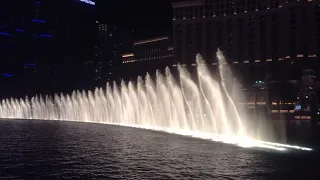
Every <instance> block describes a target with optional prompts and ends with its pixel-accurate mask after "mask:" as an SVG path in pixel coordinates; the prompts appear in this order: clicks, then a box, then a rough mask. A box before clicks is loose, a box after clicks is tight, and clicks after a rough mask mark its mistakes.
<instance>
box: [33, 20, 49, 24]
mask: <svg viewBox="0 0 320 180" xmlns="http://www.w3.org/2000/svg"><path fill="white" fill-rule="evenodd" d="M32 22H39V23H45V22H47V21H45V20H41V19H32Z"/></svg>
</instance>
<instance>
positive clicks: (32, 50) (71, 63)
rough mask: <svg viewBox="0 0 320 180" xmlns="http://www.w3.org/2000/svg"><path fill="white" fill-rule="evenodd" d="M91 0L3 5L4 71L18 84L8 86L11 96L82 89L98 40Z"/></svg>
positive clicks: (39, 0) (41, 0) (0, 41)
mask: <svg viewBox="0 0 320 180" xmlns="http://www.w3.org/2000/svg"><path fill="white" fill-rule="evenodd" d="M92 2H93V1H81V0H33V1H22V0H14V1H9V2H8V3H6V6H2V7H1V8H0V9H1V18H0V44H1V46H2V47H3V48H1V50H0V51H1V53H0V57H1V62H2V64H3V66H1V69H0V73H1V74H5V75H6V74H10V75H12V76H10V79H11V81H14V82H16V84H15V85H14V87H13V86H12V87H11V85H8V86H5V87H6V88H7V89H6V90H4V91H6V92H7V94H8V96H17V95H19V94H20V95H23V94H30V95H31V94H36V93H53V92H59V91H62V92H63V91H70V90H71V89H75V88H81V84H82V82H83V81H84V80H83V79H84V73H83V72H84V71H83V63H84V62H85V61H86V60H87V59H92V58H93V48H94V43H95V42H94V41H95V39H96V38H95V36H96V30H95V14H94V12H95V10H94V8H95V7H94V3H92ZM1 79H5V80H4V81H8V76H2V77H1ZM11 84H12V83H11ZM12 85H13V84H12ZM15 88H18V89H20V92H19V93H17V92H14V93H12V92H13V91H12V89H15ZM2 94H3V95H4V94H6V93H5V92H3V93H2Z"/></svg>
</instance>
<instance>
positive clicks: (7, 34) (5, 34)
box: [0, 32, 12, 36]
mask: <svg viewBox="0 0 320 180" xmlns="http://www.w3.org/2000/svg"><path fill="white" fill-rule="evenodd" d="M0 35H4V36H12V35H11V34H9V33H4V32H0Z"/></svg>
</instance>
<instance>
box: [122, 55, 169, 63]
mask: <svg viewBox="0 0 320 180" xmlns="http://www.w3.org/2000/svg"><path fill="white" fill-rule="evenodd" d="M169 57H173V55H172V54H169V55H166V56H158V57H150V58H142V59H130V60H123V63H132V62H140V61H147V60H156V59H162V58H169Z"/></svg>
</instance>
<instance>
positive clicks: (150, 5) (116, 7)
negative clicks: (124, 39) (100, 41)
mask: <svg viewBox="0 0 320 180" xmlns="http://www.w3.org/2000/svg"><path fill="white" fill-rule="evenodd" d="M96 2H97V10H98V18H99V21H101V22H104V23H112V24H117V25H118V26H120V27H122V28H125V29H128V30H129V29H133V30H135V37H134V39H136V40H139V39H146V38H152V37H155V36H166V35H168V36H170V37H171V36H172V7H171V0H112V1H108V0H96Z"/></svg>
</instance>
